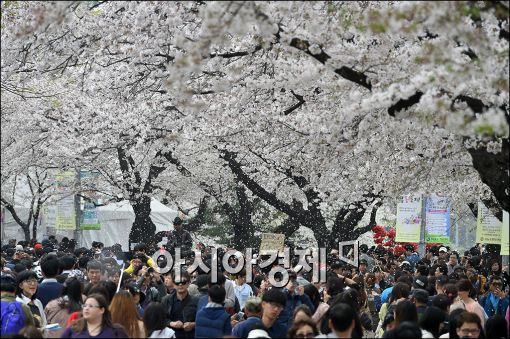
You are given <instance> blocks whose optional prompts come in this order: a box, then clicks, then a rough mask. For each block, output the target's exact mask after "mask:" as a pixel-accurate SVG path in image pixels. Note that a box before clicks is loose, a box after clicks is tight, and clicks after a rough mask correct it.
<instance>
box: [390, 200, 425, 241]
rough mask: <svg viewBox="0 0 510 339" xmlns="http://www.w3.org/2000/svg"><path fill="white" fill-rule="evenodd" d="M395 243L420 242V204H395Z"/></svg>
mask: <svg viewBox="0 0 510 339" xmlns="http://www.w3.org/2000/svg"><path fill="white" fill-rule="evenodd" d="M395 230H396V233H397V234H396V236H395V241H396V242H416V243H417V242H420V232H421V203H418V202H410V203H400V204H397V225H396V227H395Z"/></svg>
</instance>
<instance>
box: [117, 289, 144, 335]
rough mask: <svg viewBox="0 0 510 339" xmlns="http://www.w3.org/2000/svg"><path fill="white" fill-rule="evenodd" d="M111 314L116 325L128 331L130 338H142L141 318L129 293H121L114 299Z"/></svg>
mask: <svg viewBox="0 0 510 339" xmlns="http://www.w3.org/2000/svg"><path fill="white" fill-rule="evenodd" d="M110 313H111V315H112V321H113V322H114V323H118V324H121V325H122V326H124V328H125V329H126V332H127V333H128V336H129V337H130V338H140V337H141V336H142V333H140V325H139V323H138V321H140V320H141V319H140V316H139V315H138V311H137V310H136V305H135V303H134V301H133V298H132V297H131V294H130V293H129V292H128V291H119V292H118V293H117V294H115V296H114V297H113V299H112V303H111V304H110Z"/></svg>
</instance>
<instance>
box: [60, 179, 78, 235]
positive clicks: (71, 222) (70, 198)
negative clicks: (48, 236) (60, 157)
mask: <svg viewBox="0 0 510 339" xmlns="http://www.w3.org/2000/svg"><path fill="white" fill-rule="evenodd" d="M75 178H76V174H75V172H74V171H60V172H58V174H57V176H56V185H57V189H56V190H57V194H63V195H64V197H63V198H61V199H60V200H58V201H57V203H56V213H55V228H56V229H57V230H74V229H76V211H75V206H74V205H75V202H74V194H72V193H69V192H72V190H73V187H74V181H75Z"/></svg>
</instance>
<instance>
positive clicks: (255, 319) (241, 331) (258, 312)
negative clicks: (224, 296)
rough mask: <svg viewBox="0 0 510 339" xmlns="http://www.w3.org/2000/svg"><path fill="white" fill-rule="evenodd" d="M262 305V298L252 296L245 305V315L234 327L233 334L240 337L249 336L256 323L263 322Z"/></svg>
mask: <svg viewBox="0 0 510 339" xmlns="http://www.w3.org/2000/svg"><path fill="white" fill-rule="evenodd" d="M261 316H262V305H261V300H260V298H257V297H252V298H249V299H248V300H247V301H246V304H245V305H244V317H245V318H246V320H243V319H240V321H239V322H237V323H236V324H235V325H234V327H233V328H232V336H234V337H238V338H247V337H248V333H249V332H250V330H251V328H252V327H253V326H254V325H255V324H261V319H260V318H261Z"/></svg>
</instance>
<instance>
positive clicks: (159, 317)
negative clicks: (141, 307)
mask: <svg viewBox="0 0 510 339" xmlns="http://www.w3.org/2000/svg"><path fill="white" fill-rule="evenodd" d="M143 323H144V325H145V330H146V332H147V336H151V335H152V333H153V332H154V331H161V330H162V329H164V328H165V327H166V324H167V321H166V310H165V308H164V307H163V305H162V304H161V303H158V302H151V303H150V304H149V305H148V306H147V308H146V309H145V311H144V313H143Z"/></svg>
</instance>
